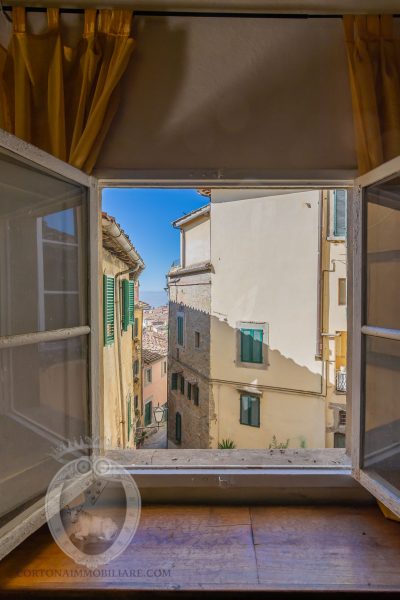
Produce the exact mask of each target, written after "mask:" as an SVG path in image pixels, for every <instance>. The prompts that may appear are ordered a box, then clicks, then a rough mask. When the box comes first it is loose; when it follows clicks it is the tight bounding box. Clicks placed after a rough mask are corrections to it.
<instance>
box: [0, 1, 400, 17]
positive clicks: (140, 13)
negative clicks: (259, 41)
mask: <svg viewBox="0 0 400 600" xmlns="http://www.w3.org/2000/svg"><path fill="white" fill-rule="evenodd" d="M0 1H1V0H0ZM2 8H3V10H4V11H7V12H9V11H11V10H12V8H13V7H12V6H9V5H6V6H3V7H2ZM96 8H97V9H98V10H100V9H101V7H96ZM25 10H26V11H27V12H32V13H44V12H46V10H47V7H44V6H43V7H42V6H27V7H25ZM59 10H60V13H64V14H84V12H85V9H84V8H66V7H65V8H60V9H59ZM134 15H135V16H137V17H196V18H198V17H200V18H202V17H203V18H204V17H205V18H210V17H214V18H228V19H342V18H343V15H341V14H323V13H321V14H308V13H261V12H259V13H257V12H213V11H201V10H198V11H184V10H171V11H169V10H134ZM393 17H395V18H399V17H400V13H399V14H393Z"/></svg>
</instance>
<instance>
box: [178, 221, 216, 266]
mask: <svg viewBox="0 0 400 600" xmlns="http://www.w3.org/2000/svg"><path fill="white" fill-rule="evenodd" d="M183 235H184V250H183V257H182V258H184V262H183V263H182V258H181V264H183V265H184V266H185V267H189V266H191V265H196V264H199V263H204V262H209V261H210V219H209V217H208V216H207V218H206V219H204V220H202V221H196V222H195V223H193V224H191V225H188V226H187V227H185V229H184V234H183Z"/></svg>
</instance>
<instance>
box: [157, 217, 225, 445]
mask: <svg viewBox="0 0 400 600" xmlns="http://www.w3.org/2000/svg"><path fill="white" fill-rule="evenodd" d="M175 226H176V227H179V228H180V229H181V237H182V238H183V237H184V236H186V237H187V238H189V237H190V235H191V231H193V229H194V228H195V227H200V229H201V235H202V236H204V238H205V240H206V243H204V244H198V245H197V247H196V250H195V251H192V253H191V255H189V256H188V255H186V256H184V255H181V265H180V266H179V267H176V268H173V269H171V271H170V272H169V274H168V290H169V344H168V347H169V352H168V379H169V381H168V447H175V446H179V447H185V448H210V447H211V446H210V422H211V420H212V419H213V418H215V415H214V406H213V402H212V397H211V396H210V389H211V387H210V310H211V270H212V267H211V264H210V252H209V227H210V220H209V206H207V207H204V208H203V209H200V210H197V211H194V212H193V213H191V214H190V215H186V216H185V217H183V218H182V219H179V220H178V221H176V222H175ZM196 233H197V232H196ZM186 241H187V240H186ZM183 243H184V242H183V240H182V243H181V249H183ZM194 245H195V244H194ZM181 254H182V252H181ZM179 323H181V324H182V325H180V324H179ZM180 327H181V334H180V335H179V329H180Z"/></svg>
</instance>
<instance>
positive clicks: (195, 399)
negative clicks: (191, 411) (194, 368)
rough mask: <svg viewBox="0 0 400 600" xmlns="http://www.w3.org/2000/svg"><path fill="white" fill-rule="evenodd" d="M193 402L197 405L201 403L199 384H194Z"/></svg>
mask: <svg viewBox="0 0 400 600" xmlns="http://www.w3.org/2000/svg"><path fill="white" fill-rule="evenodd" d="M193 402H194V405H195V406H198V405H199V386H198V385H194V386H193Z"/></svg>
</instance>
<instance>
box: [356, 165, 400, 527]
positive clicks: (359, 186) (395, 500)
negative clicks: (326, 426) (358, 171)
mask: <svg viewBox="0 0 400 600" xmlns="http://www.w3.org/2000/svg"><path fill="white" fill-rule="evenodd" d="M396 174H400V156H398V157H396V158H394V159H392V160H391V161H388V162H386V163H384V164H382V165H380V166H379V167H377V168H376V169H373V170H372V171H370V172H368V173H366V174H365V175H362V176H361V177H359V178H358V179H356V181H355V188H354V194H353V201H352V203H351V211H349V210H348V215H350V218H351V222H352V223H354V224H356V226H355V227H354V226H353V228H352V229H353V230H352V239H351V240H349V244H348V246H349V247H350V246H351V247H352V256H353V260H352V288H351V298H350V294H348V300H349V305H351V310H352V324H353V325H352V331H351V347H350V351H351V392H352V414H353V415H354V418H352V429H351V437H352V439H353V440H354V441H353V444H352V474H353V477H354V478H355V479H356V480H357V481H359V482H360V483H361V485H362V486H363V487H364V488H366V489H367V490H369V491H370V492H371V494H372V495H373V496H375V497H376V498H377V499H378V500H380V501H381V502H383V503H384V504H385V505H386V506H387V507H388V508H390V510H392V511H393V512H394V513H395V514H396V515H397V516H399V517H400V492H399V491H398V490H396V489H395V488H394V487H393V486H391V485H390V484H389V483H388V482H385V481H384V480H383V479H382V478H380V477H379V476H378V475H373V474H371V473H370V472H368V473H367V472H366V471H365V470H364V469H363V468H362V455H361V436H362V413H363V406H362V393H363V392H362V385H363V384H362V381H363V367H364V365H363V350H362V346H363V339H362V338H363V337H364V336H365V335H369V336H377V337H384V338H386V337H388V332H390V331H391V330H386V331H385V330H383V329H381V328H379V327H368V326H367V325H364V323H363V285H364V283H363V278H362V271H363V245H364V240H365V238H364V231H363V218H364V214H363V213H364V205H363V190H364V189H365V188H366V187H367V186H370V185H372V184H376V183H379V182H380V181H384V180H385V179H387V178H390V177H392V176H394V175H396ZM389 335H390V333H389ZM391 339H400V337H399V335H398V333H397V332H393V336H391ZM356 415H357V418H355V416H356ZM348 416H349V415H347V417H348Z"/></svg>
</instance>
